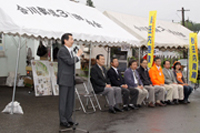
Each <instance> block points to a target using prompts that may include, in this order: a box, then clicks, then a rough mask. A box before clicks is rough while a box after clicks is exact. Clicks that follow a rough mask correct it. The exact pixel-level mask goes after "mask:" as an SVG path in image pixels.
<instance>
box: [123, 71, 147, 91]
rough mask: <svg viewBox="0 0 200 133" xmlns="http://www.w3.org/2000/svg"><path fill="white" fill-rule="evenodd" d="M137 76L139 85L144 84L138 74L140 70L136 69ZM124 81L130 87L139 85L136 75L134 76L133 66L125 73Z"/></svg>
mask: <svg viewBox="0 0 200 133" xmlns="http://www.w3.org/2000/svg"><path fill="white" fill-rule="evenodd" d="M136 76H137V78H138V83H139V85H143V83H142V81H141V79H140V76H139V74H138V72H137V71H136ZM124 81H125V84H127V85H128V87H129V88H135V87H137V86H138V85H137V84H136V83H135V80H134V77H133V71H132V69H131V68H128V69H126V71H125V73H124Z"/></svg>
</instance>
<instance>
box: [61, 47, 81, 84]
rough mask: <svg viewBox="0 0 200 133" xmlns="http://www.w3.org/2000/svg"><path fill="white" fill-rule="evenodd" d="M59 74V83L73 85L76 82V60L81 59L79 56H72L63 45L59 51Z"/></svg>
mask: <svg viewBox="0 0 200 133" xmlns="http://www.w3.org/2000/svg"><path fill="white" fill-rule="evenodd" d="M57 58H58V74H57V83H58V85H63V86H70V87H71V86H73V85H74V84H75V81H74V79H75V75H74V69H75V66H74V65H75V60H76V62H78V61H79V59H78V57H77V56H74V57H73V58H72V57H71V55H70V53H69V50H68V49H67V48H66V47H65V46H62V47H61V48H60V49H59V51H58V55H57Z"/></svg>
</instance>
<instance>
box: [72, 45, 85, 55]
mask: <svg viewBox="0 0 200 133" xmlns="http://www.w3.org/2000/svg"><path fill="white" fill-rule="evenodd" d="M73 51H74V53H75V54H76V53H77V52H78V51H79V48H78V47H77V46H75V47H74V49H73ZM82 55H84V53H82V54H81V56H82Z"/></svg>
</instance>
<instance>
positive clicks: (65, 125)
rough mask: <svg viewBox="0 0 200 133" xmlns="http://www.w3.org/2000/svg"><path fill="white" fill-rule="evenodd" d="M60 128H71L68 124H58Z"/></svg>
mask: <svg viewBox="0 0 200 133" xmlns="http://www.w3.org/2000/svg"><path fill="white" fill-rule="evenodd" d="M60 126H62V127H65V128H70V127H72V126H71V125H70V124H69V123H60Z"/></svg>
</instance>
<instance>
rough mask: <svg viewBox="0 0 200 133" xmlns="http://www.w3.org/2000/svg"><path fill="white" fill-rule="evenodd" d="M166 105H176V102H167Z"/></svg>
mask: <svg viewBox="0 0 200 133" xmlns="http://www.w3.org/2000/svg"><path fill="white" fill-rule="evenodd" d="M165 103H166V104H168V105H174V102H170V100H168V101H166V102H165Z"/></svg>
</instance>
